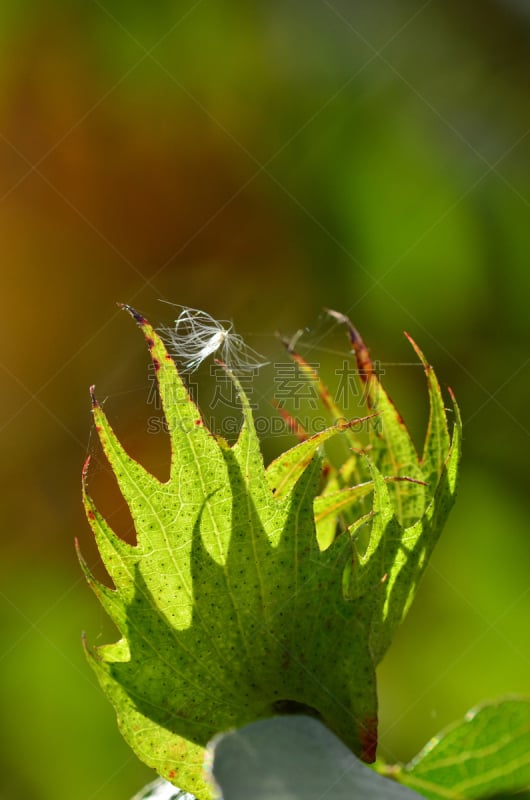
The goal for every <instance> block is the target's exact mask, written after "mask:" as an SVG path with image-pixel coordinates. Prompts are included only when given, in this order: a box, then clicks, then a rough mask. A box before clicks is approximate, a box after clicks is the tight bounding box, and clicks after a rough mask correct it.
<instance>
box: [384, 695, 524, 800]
mask: <svg viewBox="0 0 530 800" xmlns="http://www.w3.org/2000/svg"><path fill="white" fill-rule="evenodd" d="M396 778H397V780H399V781H400V782H401V783H403V784H406V785H407V786H410V787H412V788H413V789H417V790H418V791H420V792H421V793H422V794H423V795H425V797H427V798H429V799H430V800H442V798H443V800H446V798H451V799H452V800H464V798H465V799H466V800H467V799H468V798H481V797H482V798H492V797H494V796H496V795H498V794H500V793H506V794H509V793H513V792H518V791H520V790H522V789H529V788H530V700H529V699H527V698H519V697H514V698H509V699H505V700H499V701H497V702H492V703H486V704H484V705H481V706H478V707H477V708H474V709H472V710H471V711H469V712H468V713H467V714H466V716H465V718H464V719H463V720H461V721H459V722H456V723H454V724H453V725H451V726H450V727H448V728H446V729H445V730H444V731H442V732H441V733H439V734H438V735H437V736H435V737H434V738H433V739H432V740H431V741H430V742H429V743H428V744H427V745H426V747H425V748H424V749H423V750H422V751H421V753H419V755H417V756H416V758H414V759H413V760H412V761H411V762H410V763H409V764H407V765H406V766H405V767H403V768H402V769H401V770H400V771H399V772H397V774H396Z"/></svg>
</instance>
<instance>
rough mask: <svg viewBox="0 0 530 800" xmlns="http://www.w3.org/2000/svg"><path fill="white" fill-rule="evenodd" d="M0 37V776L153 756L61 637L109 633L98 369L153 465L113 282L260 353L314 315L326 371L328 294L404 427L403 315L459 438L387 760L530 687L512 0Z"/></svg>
mask: <svg viewBox="0 0 530 800" xmlns="http://www.w3.org/2000/svg"><path fill="white" fill-rule="evenodd" d="M0 40H1V48H0V59H1V66H2V69H1V72H0V88H1V91H0V199H1V211H0V226H1V237H2V282H3V289H2V297H3V305H4V310H3V319H4V349H3V354H2V356H1V370H0V376H1V380H2V391H1V398H2V400H1V403H2V416H1V430H2V442H3V447H4V457H3V459H2V466H1V469H2V475H1V481H2V488H3V491H2V517H3V529H4V533H3V536H2V558H1V564H0V570H1V583H0V609H1V612H0V613H1V615H2V616H1V630H2V638H1V642H0V670H1V680H0V701H1V707H2V715H1V725H2V731H1V736H2V746H1V748H0V762H1V763H0V796H1V797H2V798H6V800H7V798H9V800H28V798H30V799H31V800H61V798H65V800H66V798H71V797H72V796H73V797H75V798H77V800H116V799H117V798H124V800H127V798H129V797H130V796H132V795H133V794H134V792H135V791H136V790H137V789H138V788H140V786H142V785H143V783H146V782H147V781H148V780H150V779H151V776H152V773H151V772H150V770H148V769H147V768H146V767H144V766H143V765H141V764H140V763H139V762H138V761H137V760H136V758H135V757H134V756H133V755H132V754H131V753H130V751H129V750H128V748H127V746H126V745H125V743H124V742H123V741H122V740H121V738H120V735H119V733H118V731H117V727H116V724H115V719H114V714H113V711H112V709H111V708H110V706H109V705H108V704H107V702H106V700H105V699H104V698H103V696H102V694H101V692H100V690H99V688H98V686H97V684H96V681H95V678H94V676H93V675H92V673H91V671H90V669H89V667H88V665H87V664H86V662H85V659H84V656H83V652H82V648H81V631H82V630H86V632H87V635H88V638H89V640H90V641H91V642H98V641H100V642H104V641H108V640H109V637H111V638H112V637H113V636H114V632H113V630H112V628H111V626H110V625H109V623H108V622H107V620H106V619H105V614H104V612H103V611H102V610H101V609H100V608H99V607H98V604H97V601H96V600H95V598H93V597H92V595H91V593H90V591H89V589H88V587H87V586H86V584H85V583H84V580H83V579H82V577H81V573H80V569H79V567H78V564H77V562H76V558H75V553H74V547H73V540H74V537H75V536H77V537H78V538H79V539H80V542H81V547H82V550H83V552H84V553H85V554H86V556H87V558H88V560H89V561H90V563H91V564H97V554H96V552H95V549H94V546H93V543H92V542H91V538H90V532H89V530H88V527H87V525H86V523H85V520H84V515H83V512H82V508H81V502H80V470H81V466H82V464H83V461H84V459H85V457H86V455H87V453H92V455H93V465H92V469H91V489H92V490H93V493H94V494H95V495H96V498H97V500H98V502H99V503H100V504H101V505H102V507H104V508H105V510H106V513H107V515H108V516H109V518H110V520H111V521H114V522H115V524H116V525H117V527H118V528H119V529H120V530H122V531H123V532H124V535H128V534H129V533H130V531H128V527H129V522H128V518H127V515H126V514H125V513H124V511H123V508H122V505H121V503H120V498H119V496H118V494H117V492H116V490H115V487H114V486H113V484H112V477H111V476H110V475H109V472H108V469H107V468H106V466H105V464H104V463H103V460H102V458H101V457H100V456H99V453H98V451H97V448H96V446H95V443H94V438H93V435H92V433H91V419H90V408H89V398H88V386H89V385H90V384H92V383H95V384H96V387H97V391H98V396H99V397H100V398H101V399H102V400H103V399H105V398H106V409H107V411H108V413H109V415H110V417H111V419H112V421H113V423H114V424H115V426H116V428H117V431H118V433H119V435H120V436H121V438H122V439H123V441H124V442H125V443H126V445H127V447H128V448H129V449H130V450H131V452H132V453H133V454H134V455H135V457H137V458H139V459H140V460H142V461H143V462H144V463H145V464H146V465H148V466H150V467H151V468H152V469H153V470H154V471H155V472H157V474H158V473H160V474H164V470H165V469H166V468H167V455H168V453H167V445H166V443H165V441H164V438H163V436H149V435H148V433H147V431H146V418H147V417H148V415H149V413H151V412H150V409H149V405H148V393H149V375H148V371H147V358H146V352H145V347H144V345H143V343H142V341H141V337H140V336H139V334H138V333H137V331H136V330H135V328H134V325H133V324H132V323H131V321H130V320H129V319H127V318H126V316H125V315H123V313H122V312H120V311H119V310H118V308H117V306H116V302H117V301H121V302H126V303H130V304H131V305H133V306H134V307H136V308H138V309H139V310H140V311H141V312H142V313H144V314H145V315H146V316H147V317H148V318H149V319H150V320H151V321H152V322H153V323H154V324H156V325H160V324H164V323H165V324H168V323H170V322H171V319H172V317H174V316H175V314H174V311H173V310H172V309H171V308H170V307H169V306H167V305H163V304H161V303H159V300H160V299H165V300H169V301H171V302H174V303H180V304H184V305H189V306H193V307H198V308H202V309H204V310H205V311H207V312H209V313H210V314H212V315H213V316H214V317H216V318H222V319H233V320H234V322H235V324H236V328H237V330H238V331H239V332H240V333H242V334H243V335H244V336H245V339H246V340H247V341H248V343H249V344H250V345H252V346H253V347H256V349H258V350H259V351H260V352H263V353H264V354H265V355H266V356H267V358H268V359H269V360H271V361H272V362H274V361H275V360H276V359H280V358H282V349H281V345H280V344H279V342H278V339H277V338H276V336H275V332H276V331H278V330H279V331H282V332H283V333H286V334H288V335H292V334H294V333H295V332H296V331H297V330H298V329H299V328H305V327H307V331H306V332H305V334H304V336H303V337H301V339H300V349H301V351H302V352H303V354H304V355H306V356H307V357H308V358H310V360H312V361H316V362H318V363H320V364H321V365H322V369H323V371H324V373H325V374H328V373H329V375H331V379H333V375H334V368H335V363H336V362H335V361H334V360H333V359H335V360H336V359H337V358H339V359H340V358H342V349H341V348H343V349H344V353H347V345H346V340H345V338H344V335H343V333H342V332H337V330H335V329H334V328H333V325H331V324H330V322H329V320H328V321H326V320H325V318H323V317H322V314H321V312H322V307H323V306H329V307H332V308H338V309H339V310H340V311H343V312H344V313H347V314H349V316H350V317H351V319H352V320H353V322H354V323H355V325H356V326H357V327H358V328H359V329H360V331H361V332H362V334H363V335H364V337H365V339H366V341H367V343H368V345H369V346H370V348H371V352H372V355H373V356H374V357H376V358H380V359H381V360H382V361H383V362H385V363H386V364H387V367H386V377H385V385H387V386H388V388H389V389H390V391H391V393H392V395H393V396H394V397H395V399H396V401H397V404H398V406H399V407H400V410H402V412H403V414H404V416H405V417H406V419H407V420H408V421H409V422H410V426H411V430H412V431H413V434H414V436H415V438H416V440H417V441H418V444H419V443H420V441H421V436H422V435H423V430H424V425H425V419H426V390H425V387H424V384H423V382H422V378H421V371H419V370H418V369H417V368H416V367H414V368H412V367H411V368H408V366H407V365H408V364H409V363H410V362H412V361H413V359H412V358H411V352H410V348H409V346H408V345H407V343H406V341H405V339H404V337H403V336H402V331H403V330H404V329H406V330H408V331H409V332H410V333H411V334H412V335H413V336H414V338H415V339H416V340H417V341H418V343H419V344H420V346H421V347H422V348H423V349H424V350H425V352H426V354H427V356H428V358H429V360H430V361H431V363H433V365H434V366H435V368H436V372H437V374H438V376H439V378H440V380H441V382H442V383H443V384H444V385H447V384H449V385H451V386H452V387H453V389H454V391H455V393H456V395H457V398H458V399H459V402H460V404H461V407H462V412H463V417H464V426H465V439H464V447H465V456H464V466H463V477H462V484H461V490H460V495H459V498H458V501H457V505H456V508H455V510H454V512H453V514H452V516H451V519H450V522H449V525H448V527H447V530H446V532H445V534H444V536H443V538H442V541H441V543H440V545H439V548H438V550H437V552H436V555H435V557H434V560H433V563H432V565H431V567H430V568H429V570H428V573H427V575H426V578H425V580H424V582H423V584H422V587H421V590H420V593H419V596H418V599H417V601H416V603H415V606H414V608H413V610H412V612H411V613H410V615H409V618H408V619H407V621H406V623H405V625H404V626H403V628H402V630H401V631H400V633H399V634H398V636H397V639H396V642H395V644H394V646H393V648H391V650H390V653H389V655H388V656H387V658H386V660H385V662H384V663H383V665H382V668H381V673H380V686H381V726H380V728H381V744H382V753H383V754H384V755H386V756H387V757H388V758H389V759H391V760H393V759H397V760H399V759H401V760H404V759H408V758H410V757H411V756H412V755H413V754H414V753H415V752H416V751H417V750H418V749H419V748H420V747H421V746H422V745H423V744H424V743H425V741H426V740H427V739H428V738H429V736H431V735H432V734H434V733H435V732H436V731H437V730H438V729H439V728H440V727H442V726H443V725H445V724H447V723H448V722H450V721H452V720H453V719H455V718H456V717H458V716H461V715H463V714H464V713H465V711H466V710H467V708H469V707H470V706H472V705H473V704H475V703H477V702H478V701H480V700H482V699H486V698H491V697H496V696H498V695H500V694H505V693H513V692H523V693H527V694H528V693H529V692H530V669H529V665H530V641H529V636H528V612H529V608H530V578H529V576H528V563H529V559H530V540H529V524H528V519H529V510H530V509H529V504H528V488H527V483H528V449H529V447H528V446H529V436H530V422H529V421H528V396H529V391H528V390H529V385H530V366H529V347H528V345H529V341H530V316H529V314H528V297H529V296H530V270H529V269H528V252H529V244H530V225H529V222H530V180H529V178H530V159H529V156H530V136H529V127H530V126H529V115H528V109H529V103H530V81H529V77H528V76H529V75H530V49H529V42H530V12H529V7H528V5H527V4H526V3H524V2H518V1H517V0H511V1H509V0H481V1H480V2H479V0H469V2H467V3H465V4H461V3H457V2H455V1H454V0H448V1H447V0H446V2H441V0H431V1H430V2H429V0H427V2H425V0H423V2H420V1H418V0H416V1H413V0H383V1H382V2H380V3H377V4H368V3H361V2H351V0H350V2H346V1H345V0H306V2H305V3H304V4H300V3H285V2H277V0H268V2H266V3H265V2H255V3H251V4H249V3H243V2H237V0H235V1H234V2H227V0H194V1H192V0H188V2H172V3H170V2H162V3H159V4H156V5H155V6H153V7H150V6H148V5H145V4H142V3H139V2H137V1H136V0H132V2H129V3H123V2H119V0H92V2H70V3H68V4H66V3H62V2H46V0H45V2H43V3H40V4H30V3H29V2H25V1H24V0H21V1H20V2H19V3H16V4H4V7H3V8H1V9H0ZM400 364H401V366H398V365H400ZM200 374H202V373H200ZM271 375H272V373H271V372H270V371H269V372H268V373H267V372H266V371H264V373H263V375H262V377H261V378H260V383H259V394H260V398H262V401H263V404H264V407H265V406H266V407H267V408H268V407H269V405H270V401H271V399H272V396H273V394H274V386H272V385H271V382H270V378H271ZM267 376H268V377H267ZM268 380H269V383H267V381H268ZM289 441H290V440H289V437H285V441H284V440H283V439H282V441H281V442H279V441H276V440H274V439H273V438H269V439H266V440H265V441H264V450H265V453H266V456H267V457H272V455H273V454H274V453H275V452H277V451H278V447H279V446H280V445H281V446H285V445H286V444H287V443H289Z"/></svg>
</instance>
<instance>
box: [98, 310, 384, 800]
mask: <svg viewBox="0 0 530 800" xmlns="http://www.w3.org/2000/svg"><path fill="white" fill-rule="evenodd" d="M136 320H137V322H138V324H139V326H140V327H141V328H142V330H143V332H144V334H145V336H146V339H147V342H148V345H149V349H150V351H151V356H152V358H153V361H154V364H155V369H156V374H157V378H158V381H159V387H160V396H161V400H162V403H163V407H164V412H165V415H166V419H167V422H168V429H169V434H170V439H171V452H172V455H171V471H170V479H169V481H168V482H167V483H162V482H160V481H158V480H157V479H156V478H154V477H153V476H152V475H150V474H149V473H148V472H147V471H146V470H145V469H144V468H143V467H141V466H140V465H139V464H138V463H137V462H135V461H134V460H133V459H132V458H131V457H130V456H129V455H128V454H127V453H126V452H125V451H124V449H123V448H122V446H121V445H120V443H119V442H118V440H117V438H116V436H115V434H114V433H113V431H112V429H111V427H110V425H109V423H108V420H107V418H106V416H105V414H104V412H103V410H102V409H101V407H100V406H99V405H98V403H97V401H95V400H94V408H93V411H94V419H95V424H96V429H97V431H98V434H99V437H100V440H101V443H102V445H103V449H104V451H105V453H106V456H107V458H108V460H109V462H110V464H111V466H112V468H113V470H114V473H115V475H116V478H117V481H118V484H119V487H120V489H121V492H122V494H123V496H124V498H125V500H126V501H127V504H128V506H129V508H130V510H131V514H132V517H133V520H134V524H135V528H136V534H137V544H136V545H135V546H131V545H128V544H125V543H124V542H122V541H121V540H120V539H119V537H118V536H116V534H114V533H113V531H112V530H111V528H110V527H109V525H108V524H107V523H106V522H105V520H104V519H103V518H102V517H101V515H100V514H99V513H98V511H97V510H96V508H95V506H94V503H93V502H92V500H91V498H90V497H89V496H88V494H87V492H86V489H85V504H86V510H87V517H88V519H89V522H90V524H91V526H92V529H93V531H94V534H95V537H96V541H97V544H98V547H99V550H100V553H101V556H102V559H103V562H104V564H105V567H106V568H107V571H108V573H109V576H110V577H111V579H112V581H113V584H114V588H113V589H109V588H107V587H105V586H103V585H102V584H100V583H98V582H97V581H96V580H95V579H94V578H92V576H91V575H90V572H89V570H88V568H87V567H86V565H85V566H84V569H85V572H86V574H87V577H88V579H89V581H90V583H91V585H92V587H93V589H94V591H95V592H96V593H97V595H98V597H99V599H100V601H101V602H102V604H103V606H104V607H105V609H106V610H107V612H108V613H109V615H110V616H111V617H112V619H113V620H114V622H115V623H116V625H117V627H118V629H119V631H120V634H121V638H120V640H119V641H118V642H116V643H114V644H110V645H104V646H98V647H93V648H87V652H88V655H89V658H90V662H91V664H92V666H93V668H94V670H95V671H96V674H97V676H98V678H99V681H100V683H101V685H102V687H103V689H104V691H105V692H106V693H107V695H108V696H109V698H110V699H111V701H112V703H113V704H114V706H115V708H116V711H117V715H118V721H119V724H120V728H121V730H122V733H123V735H124V736H125V738H126V739H127V741H128V742H129V743H130V745H131V746H132V747H133V749H134V750H135V751H136V753H137V754H138V755H139V757H140V758H141V759H142V760H143V761H145V762H146V763H147V764H149V765H150V766H152V767H154V768H155V769H156V770H157V771H158V772H159V774H160V775H162V776H163V777H165V778H166V779H167V780H170V781H173V782H175V783H176V784H178V785H179V786H181V787H183V788H184V789H186V790H189V791H192V792H193V793H194V794H196V795H197V796H198V797H200V798H203V797H208V796H209V787H208V786H207V785H206V784H205V783H204V780H203V778H202V770H201V766H202V759H203V748H204V746H205V745H206V743H207V742H208V741H209V739H211V738H212V736H213V735H215V734H216V733H218V732H219V731H222V730H226V729H228V728H231V727H234V726H236V725H237V726H240V725H244V724H245V723H248V722H251V721H254V720H256V719H261V718H265V717H268V716H271V715H273V714H274V713H277V712H282V711H285V712H289V711H292V710H293V709H295V710H299V709H301V708H302V709H304V708H305V709H309V710H311V711H312V713H315V714H317V715H319V716H320V717H321V718H322V719H323V720H324V721H325V723H326V724H327V725H328V726H329V727H330V728H331V729H332V730H334V731H336V733H337V734H338V735H339V736H340V737H341V738H342V739H343V740H344V741H345V742H346V743H347V744H348V746H349V747H351V749H352V750H353V751H354V752H357V753H358V754H359V755H364V756H365V757H367V758H370V757H373V756H372V750H373V745H374V742H375V724H376V711H377V709H376V691H375V670H374V665H373V662H372V659H371V656H370V652H369V649H368V647H367V630H366V629H365V625H364V623H363V618H362V614H360V613H359V608H358V607H357V606H356V605H355V604H353V603H352V602H351V601H350V600H349V599H347V598H345V597H344V596H343V593H342V574H343V572H344V568H345V566H346V564H347V562H348V561H349V560H350V559H351V543H350V541H349V538H347V537H345V538H342V539H341V540H338V541H336V542H335V543H334V544H333V545H332V546H331V547H330V548H328V549H327V550H326V551H325V552H321V550H320V548H319V546H318V542H317V539H316V533H315V522H314V514H313V502H314V497H315V494H316V491H317V486H318V482H319V478H320V471H321V465H320V460H319V459H318V457H313V458H312V459H311V460H309V462H308V463H307V464H306V465H305V469H303V470H301V471H300V475H299V476H297V479H296V481H294V482H293V481H291V484H290V486H289V488H288V490H286V491H284V492H282V496H280V497H276V496H275V494H274V493H273V492H272V490H271V488H270V486H269V483H268V481H267V477H266V473H265V469H264V465H263V461H262V457H261V454H260V450H259V442H258V438H257V436H256V432H255V430H254V426H253V423H252V415H251V413H250V409H249V407H248V403H247V401H246V398H245V397H244V395H243V394H242V393H241V402H242V407H243V415H244V422H243V426H242V429H241V433H240V436H239V438H238V441H237V443H236V444H235V445H234V446H233V447H228V445H226V443H223V442H222V441H218V440H217V439H215V438H214V437H213V436H212V435H211V434H210V432H209V431H208V430H207V429H206V428H205V426H204V425H203V423H202V420H201V418H200V415H199V412H198V411H197V409H196V407H195V406H194V405H193V403H192V402H191V400H190V398H189V397H188V394H187V392H186V389H185V387H184V385H183V383H182V381H181V379H180V377H179V375H178V373H177V370H176V368H175V366H174V364H173V361H172V360H171V359H170V358H169V356H168V355H167V353H166V350H165V348H164V345H163V343H162V341H161V340H160V339H159V337H158V336H157V335H156V333H155V332H154V331H153V329H152V328H151V326H150V325H149V324H148V323H147V321H146V320H145V319H143V318H142V317H140V316H139V315H136ZM85 484H86V480H85Z"/></svg>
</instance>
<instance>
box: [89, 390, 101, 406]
mask: <svg viewBox="0 0 530 800" xmlns="http://www.w3.org/2000/svg"><path fill="white" fill-rule="evenodd" d="M89 391H90V401H91V403H92V408H98V406H99V403H98V401H97V400H96V387H95V386H94V384H92V386H91V387H90V389H89Z"/></svg>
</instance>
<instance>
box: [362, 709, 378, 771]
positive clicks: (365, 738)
mask: <svg viewBox="0 0 530 800" xmlns="http://www.w3.org/2000/svg"><path fill="white" fill-rule="evenodd" d="M359 739H360V740H361V746H362V751H361V760H362V761H364V762H365V764H372V763H373V762H374V761H375V757H376V751H377V718H376V717H369V718H368V719H367V720H365V723H364V725H361V728H360V730H359Z"/></svg>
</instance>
